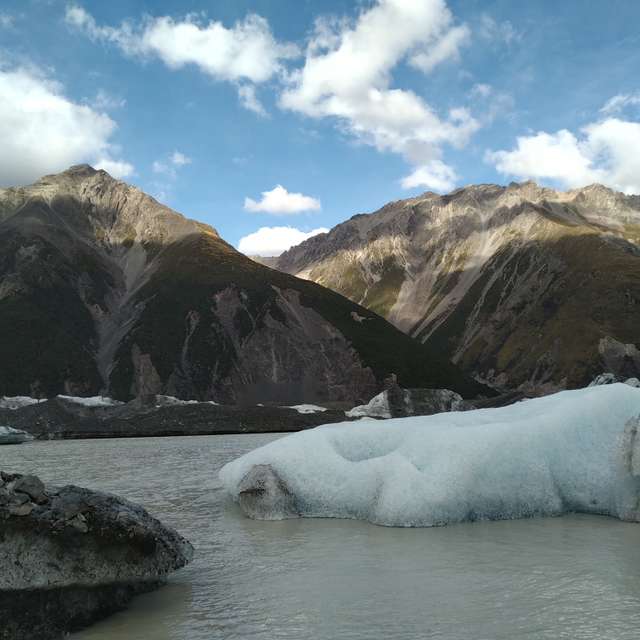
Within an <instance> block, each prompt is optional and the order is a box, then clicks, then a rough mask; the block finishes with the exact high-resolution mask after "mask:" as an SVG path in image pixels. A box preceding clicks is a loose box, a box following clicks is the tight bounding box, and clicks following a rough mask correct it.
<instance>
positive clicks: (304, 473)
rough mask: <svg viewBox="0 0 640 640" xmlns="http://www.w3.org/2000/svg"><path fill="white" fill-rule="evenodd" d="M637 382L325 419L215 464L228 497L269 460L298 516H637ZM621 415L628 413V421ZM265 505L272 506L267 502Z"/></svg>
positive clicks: (404, 521)
mask: <svg viewBox="0 0 640 640" xmlns="http://www.w3.org/2000/svg"><path fill="white" fill-rule="evenodd" d="M639 414H640V389H636V388H633V387H630V386H627V385H624V384H612V385H606V386H598V387H589V388H587V389H580V390H576V391H564V392H562V393H557V394H554V395H551V396H547V397H543V398H536V399H533V400H528V401H524V402H520V403H517V404H514V405H511V406H508V407H501V408H498V409H480V410H475V411H468V412H453V413H442V414H438V415H432V416H420V417H414V418H401V419H392V420H385V421H376V422H371V421H368V422H355V423H353V422H351V423H342V424H335V425H325V426H322V427H317V428H315V429H311V430H307V431H302V432H299V433H296V434H293V435H290V436H287V437H285V438H282V439H280V440H277V441H274V442H272V443H270V444H268V445H266V446H264V447H261V448H260V449H256V450H255V451H252V452H250V453H248V454H246V455H244V456H242V457H241V458H238V459H237V460H234V461H233V462H230V463H229V464H227V465H226V466H225V467H223V468H222V470H221V472H220V478H221V480H222V482H223V484H224V486H225V487H226V489H227V491H228V492H229V493H230V494H231V495H232V496H233V497H234V498H236V499H237V498H238V486H239V484H240V482H241V480H242V479H243V477H244V476H245V475H246V474H247V472H248V471H249V470H250V469H251V468H252V467H253V466H254V465H270V466H271V467H272V469H273V470H275V472H276V473H277V474H278V475H279V476H280V478H281V479H282V480H283V481H284V483H285V485H286V487H287V488H288V490H289V491H291V492H292V493H293V494H294V496H295V498H296V503H297V509H298V511H299V513H300V515H303V516H319V517H322V516H325V517H343V518H360V519H366V520H369V521H371V522H375V523H379V524H386V525H396V526H433V525H438V524H446V523H452V522H461V521H465V520H476V519H498V518H518V517H525V516H530V515H558V514H561V513H565V512H570V511H577V512H586V513H600V514H608V515H613V516H617V517H621V518H623V519H630V520H638V519H639V515H638V508H639V507H638V499H639V496H640V477H639V476H640V434H639V435H638V436H637V437H636V435H635V433H636V430H635V424H636V423H635V422H630V420H631V419H635V418H636V417H637V416H638V415H639ZM628 423H629V424H628ZM274 515H275V516H277V514H274Z"/></svg>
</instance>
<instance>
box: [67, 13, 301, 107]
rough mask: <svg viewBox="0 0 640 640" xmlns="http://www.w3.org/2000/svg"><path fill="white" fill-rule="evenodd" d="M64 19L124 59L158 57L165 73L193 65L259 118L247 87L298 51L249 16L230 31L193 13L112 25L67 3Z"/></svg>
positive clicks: (252, 92) (262, 21) (277, 70)
mask: <svg viewBox="0 0 640 640" xmlns="http://www.w3.org/2000/svg"><path fill="white" fill-rule="evenodd" d="M65 19H66V22H67V23H68V24H69V25H71V26H72V27H74V28H76V29H78V30H80V31H82V32H84V33H85V34H86V35H87V36H88V37H89V38H91V39H93V40H98V41H102V42H109V43H111V44H113V45H115V46H117V47H119V48H120V49H121V50H122V51H123V52H124V53H125V54H126V55H129V56H134V57H135V56H139V57H143V58H150V57H155V58H159V59H160V60H162V62H164V64H165V65H166V66H167V67H169V68H170V69H180V68H182V67H185V66H188V65H194V66H196V67H197V68H198V69H199V70H200V71H202V72H203V73H205V74H207V75H208V76H210V77H212V78H214V79H216V80H222V81H228V82H233V83H235V84H237V85H239V86H238V89H239V98H240V102H241V104H242V105H243V106H245V107H246V108H248V109H250V110H252V111H255V112H256V113H259V114H261V115H262V111H263V109H262V105H260V103H259V102H258V99H257V97H256V95H255V89H254V88H253V86H252V84H247V83H261V82H266V81H267V80H269V79H271V78H272V77H273V76H274V75H275V74H277V73H280V72H282V71H283V67H282V62H283V61H284V60H287V59H289V58H292V57H295V56H296V55H298V53H299V52H298V48H297V47H296V46H295V45H293V44H291V43H286V42H284V43H282V42H278V41H277V40H276V39H275V38H274V36H273V34H272V33H271V29H270V27H269V23H268V22H267V21H266V20H265V19H264V18H262V17H261V16H258V15H255V14H249V15H247V16H246V17H245V18H244V20H241V21H238V22H236V23H235V24H234V25H233V26H231V27H225V26H224V25H223V24H222V23H221V22H218V21H213V20H212V21H210V22H203V21H201V20H199V18H198V17H197V16H195V15H187V16H186V17H185V18H184V19H182V20H176V19H174V18H172V17H170V16H160V17H156V18H147V19H145V20H143V21H141V22H139V23H137V24H136V23H132V22H123V23H122V24H121V25H119V26H117V27H112V26H102V25H99V24H98V23H97V22H96V20H95V18H94V17H93V16H92V15H91V14H90V13H89V12H88V11H86V9H84V8H83V7H81V6H80V5H69V6H68V7H67V10H66V15H65ZM241 83H242V84H241Z"/></svg>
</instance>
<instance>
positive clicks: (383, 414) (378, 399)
mask: <svg viewBox="0 0 640 640" xmlns="http://www.w3.org/2000/svg"><path fill="white" fill-rule="evenodd" d="M473 408H474V406H473V405H472V404H471V403H469V402H467V401H466V400H463V398H462V397H461V396H460V395H459V394H458V393H455V392H454V391H451V390H449V389H402V388H401V387H400V386H398V384H397V383H396V382H395V381H392V382H391V383H390V384H388V387H387V389H385V390H384V391H383V392H382V393H379V394H378V395H377V396H374V397H373V398H372V399H371V400H370V401H369V402H368V403H367V404H364V405H360V406H357V407H354V408H353V409H351V410H350V411H347V412H346V416H347V417H348V418H405V417H407V416H429V415H432V414H434V413H445V412H447V411H467V410H469V409H473Z"/></svg>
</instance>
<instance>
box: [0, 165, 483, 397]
mask: <svg viewBox="0 0 640 640" xmlns="http://www.w3.org/2000/svg"><path fill="white" fill-rule="evenodd" d="M0 277H1V280H0V333H1V334H2V335H3V336H7V337H10V339H6V340H3V341H2V343H0V361H1V362H2V367H1V368H0V395H1V394H6V395H16V394H30V395H46V396H51V395H54V394H56V393H70V394H79V395H87V394H95V393H104V394H110V395H112V396H114V397H117V398H121V399H126V398H130V397H132V396H135V395H144V394H146V393H167V394H170V395H176V396H179V397H183V398H198V399H214V400H216V401H220V402H233V403H245V402H260V401H264V400H276V401H283V402H288V401H321V400H322V401H331V400H333V401H349V402H354V401H362V400H367V399H369V398H370V397H371V396H372V395H374V394H375V393H376V392H377V391H378V390H379V389H380V387H381V384H382V382H383V379H384V377H385V376H387V375H388V374H389V373H392V372H393V373H396V374H397V375H398V377H399V379H400V381H401V383H403V384H405V385H407V386H437V387H448V388H451V389H454V390H457V391H459V392H461V393H462V394H464V395H467V396H469V395H474V394H476V393H478V392H481V391H482V390H483V387H482V386H481V385H478V384H477V383H475V382H473V381H471V380H469V379H466V378H465V377H464V376H462V375H461V374H460V372H459V371H458V370H457V368H456V367H454V366H452V365H450V364H449V363H448V362H447V361H446V359H443V358H440V357H438V356H434V355H433V354H431V353H430V352H429V350H428V349H426V348H424V347H422V345H417V344H416V342H415V341H413V340H411V339H410V338H408V337H407V336H406V335H404V334H402V333H401V332H399V331H398V330H397V329H395V328H394V327H393V326H391V325H390V324H388V323H387V322H386V321H385V320H383V319H382V318H380V317H378V316H377V315H375V314H374V313H371V312H370V311H367V310H365V309H364V308H362V307H360V306H358V305H355V304H353V303H352V302H350V301H348V300H347V299H345V298H343V297H342V296H340V295H338V294H336V293H334V292H332V291H329V290H327V289H324V288H322V287H320V286H318V285H316V284H314V283H309V282H306V281H303V280H299V279H297V278H294V277H292V276H290V275H287V274H284V273H281V272H278V271H274V270H272V269H269V268H267V267H265V266H262V265H260V264H257V263H256V262H253V261H252V260H249V259H248V258H246V257H244V256H243V255H241V254H240V253H238V252H237V251H235V249H233V248H232V247H231V246H229V245H228V244H227V243H225V242H224V241H223V240H222V239H221V238H220V237H219V235H218V234H217V232H216V231H215V230H214V229H212V228H211V227H208V226H206V225H203V224H200V223H198V222H194V221H192V220H188V219H186V218H184V217H183V216H181V215H180V214H177V213H175V212H174V211H171V210H170V209H168V208H167V207H164V206H162V205H160V204H159V203H158V202H156V201H155V200H154V199H153V198H151V197H149V196H147V195H145V194H144V193H142V192H141V191H139V190H138V189H136V188H134V187H131V186H129V185H126V184H125V183H123V182H120V181H117V180H114V179H113V178H111V177H110V176H109V175H108V174H106V173H105V172H104V171H95V170H94V169H92V168H91V167H88V166H86V165H81V166H77V167H72V168H71V169H69V170H68V171H66V172H63V173H61V174H58V175H55V176H46V177H45V178H43V179H41V180H40V181H38V182H36V183H35V184H34V185H31V186H28V187H19V188H12V189H5V190H0Z"/></svg>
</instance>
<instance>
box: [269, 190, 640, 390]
mask: <svg viewBox="0 0 640 640" xmlns="http://www.w3.org/2000/svg"><path fill="white" fill-rule="evenodd" d="M639 241H640V197H639V196H625V195H623V194H620V193H615V192H613V191H611V190H609V189H607V188H605V187H603V186H600V185H592V186H590V187H585V188H583V189H577V190H574V191H568V192H559V191H555V190H552V189H545V188H541V187H539V186H537V185H536V184H534V183H531V182H527V183H523V184H515V183H512V184H510V185H509V186H508V187H500V186H497V185H477V186H470V187H465V188H463V189H459V190H457V191H454V192H453V193H451V194H449V195H446V196H439V195H437V194H434V193H425V194H424V195H422V196H420V197H418V198H413V199H410V200H403V201H399V202H393V203H390V204H388V205H386V206H385V207H383V208H382V209H380V210H379V211H377V212H375V213H373V214H370V215H357V216H354V217H353V218H351V219H350V220H348V221H347V222H345V223H343V224H341V225H338V226H337V227H335V228H334V229H333V230H332V231H331V232H330V233H328V234H323V235H319V236H315V237H313V238H311V239H309V240H307V241H306V242H304V243H302V244H301V245H299V246H297V247H294V248H293V249H291V250H290V251H288V252H287V253H285V254H283V256H281V258H280V260H279V262H278V268H280V269H282V270H284V271H286V272H289V273H293V274H296V275H298V276H301V277H304V278H308V279H310V280H312V281H315V282H318V283H319V284H322V285H324V286H326V287H330V288H331V289H333V290H335V291H338V292H340V293H342V294H343V295H345V296H347V297H349V298H350V299H351V300H353V301H354V302H357V303H359V304H361V305H363V306H365V307H367V308H369V309H371V310H373V311H376V312H377V313H379V314H381V315H383V316H385V317H386V318H387V319H388V320H390V321H391V322H392V323H393V324H395V325H396V326H397V327H399V328H400V329H402V330H403V331H404V332H406V333H407V334H408V335H410V336H413V337H415V338H418V339H419V340H420V341H422V342H423V343H424V344H426V345H427V346H429V347H430V348H431V349H434V350H436V351H438V352H439V353H441V354H442V355H443V356H446V357H448V358H450V359H451V360H452V361H453V362H455V363H457V364H458V365H460V366H461V367H462V368H463V370H465V371H466V372H468V373H469V374H472V375H474V376H476V377H477V378H479V379H483V380H486V381H489V382H491V383H492V384H494V385H496V386H497V387H500V388H505V389H509V388H511V389H513V388H520V389H524V390H527V391H533V392H537V393H540V392H545V391H552V390H556V389H561V388H565V387H576V386H582V385H585V384H587V383H588V382H589V381H591V379H593V377H594V375H596V374H597V373H599V372H600V371H602V370H603V367H606V369H605V370H611V367H612V366H613V365H612V364H611V362H604V361H605V360H616V361H618V360H620V365H621V366H623V367H626V369H625V371H624V375H627V376H633V375H636V373H635V370H634V371H631V370H630V369H633V368H634V363H635V361H636V359H635V355H634V354H635V353H636V352H637V350H636V349H635V346H634V345H635V343H637V342H638V341H639V340H640V337H639V333H638V328H637V327H638V319H639V317H640V316H639V313H640V306H639V305H640V269H639V268H640V249H639V246H638V243H639ZM625 354H626V355H625ZM620 374H621V375H623V374H622V371H621V372H620Z"/></svg>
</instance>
